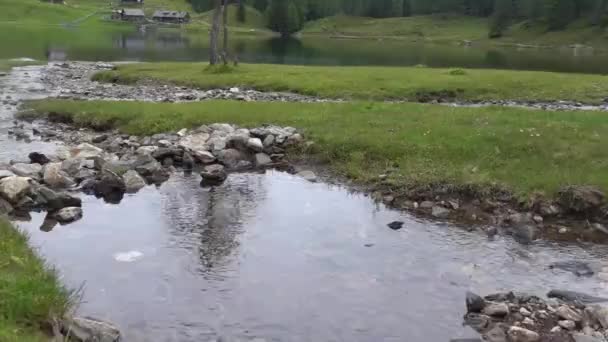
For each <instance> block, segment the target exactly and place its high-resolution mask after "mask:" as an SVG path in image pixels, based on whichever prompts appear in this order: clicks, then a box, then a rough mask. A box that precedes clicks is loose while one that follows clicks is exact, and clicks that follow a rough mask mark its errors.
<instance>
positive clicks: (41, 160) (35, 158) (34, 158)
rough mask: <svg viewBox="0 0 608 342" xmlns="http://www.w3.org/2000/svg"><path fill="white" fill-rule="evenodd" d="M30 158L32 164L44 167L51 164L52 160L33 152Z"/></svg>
mask: <svg viewBox="0 0 608 342" xmlns="http://www.w3.org/2000/svg"><path fill="white" fill-rule="evenodd" d="M28 157H29V158H30V162H31V163H32V164H40V165H44V164H48V163H50V162H51V160H50V159H49V158H48V157H47V156H45V155H44V154H42V153H38V152H32V153H30V154H29V155H28Z"/></svg>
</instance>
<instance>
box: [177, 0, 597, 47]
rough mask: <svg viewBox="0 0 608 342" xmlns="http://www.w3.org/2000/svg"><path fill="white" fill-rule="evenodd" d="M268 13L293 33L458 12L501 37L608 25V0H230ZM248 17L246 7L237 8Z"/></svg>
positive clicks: (204, 7)
mask: <svg viewBox="0 0 608 342" xmlns="http://www.w3.org/2000/svg"><path fill="white" fill-rule="evenodd" d="M189 1H190V2H191V3H192V6H193V8H194V9H195V10H196V11H200V12H204V11H208V10H210V9H212V8H213V3H214V0H189ZM229 2H230V3H234V4H237V5H239V6H240V7H241V9H242V6H244V5H248V6H251V7H254V8H256V9H257V10H259V11H260V12H262V13H264V14H265V15H266V20H267V25H268V28H270V29H272V30H274V31H276V32H280V33H282V34H283V35H289V34H292V33H294V32H297V31H299V30H300V29H301V28H302V27H303V26H304V24H305V23H306V22H308V21H312V20H317V19H321V18H324V17H329V16H333V15H337V14H344V15H352V16H362V17H374V18H390V17H408V16H414V15H429V14H459V15H465V16H476V17H487V18H490V27H489V28H488V35H489V36H490V38H498V37H500V36H501V35H502V33H503V31H504V30H505V29H506V28H507V27H508V26H509V25H510V24H512V23H513V22H520V21H524V20H534V21H542V22H543V23H545V24H546V27H547V29H548V30H562V29H564V28H565V27H567V26H568V24H570V23H572V22H574V21H576V20H579V19H585V20H586V24H588V25H595V26H599V27H605V26H607V25H608V0H229ZM239 12H240V13H241V15H240V16H239V18H241V20H245V18H244V15H245V11H244V10H241V11H239Z"/></svg>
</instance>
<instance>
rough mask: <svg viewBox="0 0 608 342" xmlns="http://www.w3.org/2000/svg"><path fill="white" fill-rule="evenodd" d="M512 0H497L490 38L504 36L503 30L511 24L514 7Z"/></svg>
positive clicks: (491, 22)
mask: <svg viewBox="0 0 608 342" xmlns="http://www.w3.org/2000/svg"><path fill="white" fill-rule="evenodd" d="M512 5H513V4H512V2H511V0H495V1H494V14H493V15H492V18H491V20H490V33H489V37H490V38H499V37H502V34H503V31H504V30H505V29H506V28H507V26H508V25H509V21H510V20H511V11H512V9H513V6H512Z"/></svg>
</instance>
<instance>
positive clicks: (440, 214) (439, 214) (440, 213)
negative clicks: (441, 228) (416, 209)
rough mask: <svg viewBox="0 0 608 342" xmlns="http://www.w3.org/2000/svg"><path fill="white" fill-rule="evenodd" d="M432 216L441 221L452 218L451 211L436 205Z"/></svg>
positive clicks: (432, 210)
mask: <svg viewBox="0 0 608 342" xmlns="http://www.w3.org/2000/svg"><path fill="white" fill-rule="evenodd" d="M431 215H433V217H436V218H439V219H446V218H448V217H449V216H450V211H449V210H448V209H446V208H444V207H440V206H437V205H436V206H433V208H432V209H431Z"/></svg>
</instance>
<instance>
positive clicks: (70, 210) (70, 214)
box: [53, 207, 82, 223]
mask: <svg viewBox="0 0 608 342" xmlns="http://www.w3.org/2000/svg"><path fill="white" fill-rule="evenodd" d="M53 217H54V218H55V219H56V220H57V221H58V222H59V223H71V222H74V221H78V220H80V219H81V218H82V208H80V207H67V208H63V209H60V210H59V211H57V212H56V213H55V214H54V215H53Z"/></svg>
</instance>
